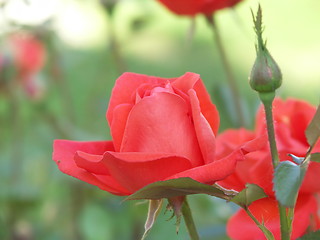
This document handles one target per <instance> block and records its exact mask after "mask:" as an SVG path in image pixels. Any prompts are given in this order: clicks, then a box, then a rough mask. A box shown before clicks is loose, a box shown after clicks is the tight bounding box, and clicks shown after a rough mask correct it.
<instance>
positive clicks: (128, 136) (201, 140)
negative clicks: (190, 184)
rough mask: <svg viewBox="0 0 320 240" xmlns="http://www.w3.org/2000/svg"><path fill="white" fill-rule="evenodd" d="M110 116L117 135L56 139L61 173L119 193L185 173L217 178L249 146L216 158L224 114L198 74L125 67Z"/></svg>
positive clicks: (208, 180) (207, 180)
mask: <svg viewBox="0 0 320 240" xmlns="http://www.w3.org/2000/svg"><path fill="white" fill-rule="evenodd" d="M106 117H107V120H108V122H109V125H110V129H111V135H112V139H113V141H101V142H75V141H68V140H56V141H55V142H54V152H53V159H54V161H56V163H57V164H58V167H59V169H60V170H61V171H62V172H64V173H66V174H69V175H71V176H73V177H76V178H79V179H81V180H83V181H85V182H88V183H90V184H93V185H96V186H98V187H100V188H101V189H103V190H105V191H108V192H110V193H113V194H116V195H129V194H132V193H134V192H135V191H137V190H138V189H140V188H142V187H144V186H146V185H147V184H150V183H153V182H156V181H160V180H168V179H174V178H180V177H190V178H192V179H194V180H196V181H199V182H202V183H213V182H215V181H217V180H221V179H223V178H225V177H226V176H228V175H230V174H231V173H232V172H233V170H234V168H235V165H236V162H237V161H238V160H240V159H243V152H248V151H250V147H251V146H250V143H249V144H247V145H246V146H243V147H242V148H238V149H235V150H234V151H232V152H230V154H228V155H226V156H224V157H222V158H216V156H215V134H216V133H217V130H218V126H219V115H218V112H217V110H216V107H215V105H213V104H212V103H211V100H210V96H209V94H208V93H207V91H206V89H205V87H204V84H203V82H202V80H201V79H200V77H199V75H198V74H194V73H186V74H185V75H183V76H181V77H179V78H173V79H166V78H158V77H150V76H146V75H140V74H134V73H125V74H123V75H122V76H120V77H119V78H118V79H117V81H116V83H115V86H114V88H113V91H112V94H111V99H110V102H109V107H108V111H107V114H106ZM246 148H248V149H246ZM244 149H246V150H244Z"/></svg>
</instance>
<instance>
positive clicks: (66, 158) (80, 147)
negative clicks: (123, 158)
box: [53, 140, 128, 195]
mask: <svg viewBox="0 0 320 240" xmlns="http://www.w3.org/2000/svg"><path fill="white" fill-rule="evenodd" d="M108 150H113V144H112V142H109V141H98V142H77V141H68V140H55V141H54V144H53V160H54V161H55V162H56V163H57V165H58V167H59V169H60V171H61V172H63V173H65V174H68V175H70V176H73V177H75V178H78V179H80V180H82V181H84V182H87V183H89V184H92V185H95V186H98V187H99V188H101V189H102V190H105V191H108V192H110V193H113V194H116V195H127V194H128V191H127V190H124V189H123V188H119V189H118V188H117V187H118V186H116V185H115V186H112V185H109V184H110V182H101V181H100V180H99V179H98V178H97V177H96V176H95V175H94V174H92V173H90V172H88V171H87V170H85V169H83V168H81V167H79V166H77V164H76V162H75V159H74V157H75V154H76V152H77V151H85V152H87V153H92V154H97V155H100V154H103V153H104V152H105V151H108ZM89 160H91V161H92V163H94V162H95V161H97V159H96V158H94V157H91V158H90V159H88V161H89ZM100 166H101V165H100ZM91 168H92V166H91ZM102 171H107V169H105V168H104V169H103V170H102ZM117 185H118V184H117Z"/></svg>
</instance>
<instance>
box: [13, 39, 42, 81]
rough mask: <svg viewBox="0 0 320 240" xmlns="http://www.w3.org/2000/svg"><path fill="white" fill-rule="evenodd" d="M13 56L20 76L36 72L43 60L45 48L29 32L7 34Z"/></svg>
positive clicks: (23, 76) (24, 76) (25, 76)
mask: <svg viewBox="0 0 320 240" xmlns="http://www.w3.org/2000/svg"><path fill="white" fill-rule="evenodd" d="M8 41H9V44H10V45H11V47H12V51H13V55H14V56H13V58H14V62H15V65H16V66H17V69H18V70H19V74H20V75H21V77H22V78H28V76H30V75H32V74H35V73H37V72H38V71H40V69H41V68H42V67H43V65H44V62H45V48H44V46H43V44H42V43H41V41H39V40H38V39H37V38H36V37H35V36H34V35H32V34H29V33H16V34H13V35H11V36H9V39H8Z"/></svg>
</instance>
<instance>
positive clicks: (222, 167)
mask: <svg viewBox="0 0 320 240" xmlns="http://www.w3.org/2000/svg"><path fill="white" fill-rule="evenodd" d="M243 158H244V156H243V153H242V151H241V150H240V149H239V150H238V151H234V152H232V153H231V154H230V155H228V156H227V157H225V158H223V159H219V160H216V161H214V162H211V163H209V164H206V165H203V166H199V167H195V168H191V169H188V170H186V171H184V172H180V173H178V174H175V175H173V176H171V177H169V178H168V179H174V178H182V177H189V178H192V179H193V180H195V181H198V182H201V183H209V184H212V183H214V182H216V181H219V180H222V179H224V178H226V177H227V176H229V175H230V174H232V173H233V172H234V170H235V166H236V163H237V161H240V160H243Z"/></svg>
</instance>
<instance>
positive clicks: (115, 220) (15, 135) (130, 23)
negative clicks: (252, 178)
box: [0, 0, 320, 240]
mask: <svg viewBox="0 0 320 240" xmlns="http://www.w3.org/2000/svg"><path fill="white" fill-rule="evenodd" d="M260 3H261V5H262V7H263V11H264V23H265V25H266V29H265V33H264V36H266V38H267V39H268V48H269V49H270V51H271V54H272V55H273V57H274V58H275V59H276V61H277V62H278V64H279V66H280V67H281V69H282V72H283V75H284V83H283V86H282V88H281V90H280V91H279V95H280V96H282V97H289V96H290V97H298V98H302V99H305V100H307V101H309V102H311V103H313V104H318V103H319V90H320V80H319V78H320V67H319V56H320V44H319V42H320V32H319V31H317V29H318V25H319V21H320V16H319V14H318V13H319V9H320V2H319V1H317V0H305V1H298V0H281V1H276V0H268V1H267V0H261V1H260ZM0 4H1V6H2V7H1V10H2V11H1V13H0V18H1V21H0V29H1V30H0V31H1V38H2V40H3V39H5V38H6V36H7V35H8V34H10V32H12V31H16V30H23V29H27V30H28V31H31V32H33V33H35V34H37V35H38V36H40V38H41V39H42V41H43V43H44V44H45V46H46V49H47V61H46V66H45V67H44V68H43V69H42V71H41V73H40V76H39V77H40V80H41V81H42V82H43V84H44V86H45V89H46V91H45V94H44V97H43V98H42V99H39V100H37V101H33V100H31V99H29V98H27V97H26V95H25V94H24V93H23V92H22V91H21V89H20V90H19V89H17V90H16V91H15V94H14V95H8V94H6V93H5V92H0V239H44V240H54V239H86V240H87V239H88V240H100V239H104V240H105V239H110V240H111V239H122V240H127V239H128V240H129V239H132V240H133V239H139V237H140V236H141V234H142V232H143V224H144V221H145V218H146V212H147V203H146V202H138V201H136V202H135V201H133V202H121V201H122V200H123V198H122V197H116V196H112V195H111V194H109V193H106V192H103V191H100V190H99V189H98V188H96V187H93V186H89V185H88V184H86V183H82V182H80V181H78V180H75V179H72V178H71V177H69V176H66V175H63V174H62V173H61V172H59V171H58V168H57V167H56V165H55V164H54V162H53V161H52V160H51V153H52V141H53V140H54V139H57V138H66V139H72V140H88V141H89V140H105V139H110V136H109V129H108V125H107V123H106V120H105V117H104V114H105V111H106V109H107V106H108V99H109V95H110V92H111V89H112V86H113V84H114V81H115V80H116V78H117V77H118V76H119V75H120V74H121V72H123V71H132V72H137V73H143V74H149V75H156V76H161V77H178V76H180V75H182V74H183V73H185V72H187V71H189V72H196V73H199V74H201V77H202V79H203V80H204V82H205V84H206V86H207V88H208V90H209V92H210V93H211V95H212V99H213V101H214V103H215V104H216V105H217V106H218V109H219V110H220V114H221V119H222V122H221V128H220V131H222V130H224V129H226V128H230V127H233V126H234V123H235V121H236V119H237V116H235V114H234V110H233V106H232V105H231V104H230V100H229V99H230V91H229V89H228V87H227V85H226V81H225V74H224V72H223V69H222V66H221V61H220V59H219V56H218V54H217V50H216V47H215V44H214V41H213V33H212V31H211V30H210V28H209V26H208V25H207V24H206V22H205V19H204V18H203V17H202V16H197V17H196V18H195V19H194V21H195V25H196V28H195V32H194V34H193V36H190V34H189V32H190V29H191V22H192V21H191V20H190V19H189V18H187V17H178V16H175V15H174V14H172V13H170V12H169V11H168V10H166V9H165V8H164V7H163V6H162V5H160V4H159V3H157V2H156V1H154V0H123V1H118V2H117V4H116V5H115V6H114V8H113V9H112V11H107V10H106V9H105V8H104V7H103V5H102V4H101V3H100V1H98V0H46V1H41V0H9V1H0ZM257 4H258V1H255V0H246V1H244V2H242V3H240V4H239V5H238V6H236V8H235V9H234V10H222V11H219V12H218V13H217V16H216V17H217V21H218V24H219V26H220V31H221V33H222V36H223V41H224V46H225V48H226V51H227V55H228V58H229V59H230V62H231V64H232V68H233V71H234V73H235V76H236V78H237V81H238V86H239V90H240V93H241V96H242V104H243V106H244V108H245V110H246V120H247V126H249V127H252V126H253V124H254V115H255V111H256V109H257V107H258V105H259V101H258V98H257V96H256V93H255V92H253V91H251V89H250V87H249V84H248V81H247V76H248V75H249V72H250V69H251V66H252V64H253V61H254V58H255V50H254V43H255V39H254V31H253V30H252V27H253V26H252V17H251V13H250V8H253V9H255V8H256V7H257ZM109 10H110V9H109ZM190 205H191V207H192V209H193V213H194V218H195V221H196V224H197V226H198V229H199V232H200V235H201V237H202V239H204V240H205V239H217V240H219V239H228V238H227V237H226V235H225V223H226V220H227V219H228V217H229V216H230V215H231V214H232V212H233V211H234V210H235V206H234V205H233V204H231V203H230V204H225V203H224V202H223V201H221V200H218V199H213V198H210V197H207V196H201V195H199V196H192V197H190ZM170 216H171V213H166V214H165V215H164V213H163V214H160V217H159V219H158V220H157V222H156V224H155V226H154V228H153V229H152V230H151V233H150V236H149V239H153V240H158V239H159V240H160V239H187V234H186V230H185V228H184V226H183V224H182V225H181V229H180V232H179V235H177V234H176V233H175V226H174V220H169V221H168V219H169V218H170Z"/></svg>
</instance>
